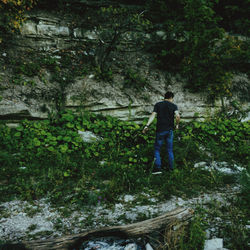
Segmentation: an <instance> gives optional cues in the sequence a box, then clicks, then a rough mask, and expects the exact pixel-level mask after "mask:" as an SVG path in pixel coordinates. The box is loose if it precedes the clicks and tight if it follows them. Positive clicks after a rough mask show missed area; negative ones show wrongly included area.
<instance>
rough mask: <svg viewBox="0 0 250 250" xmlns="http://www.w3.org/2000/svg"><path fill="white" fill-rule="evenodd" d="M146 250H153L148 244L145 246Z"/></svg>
mask: <svg viewBox="0 0 250 250" xmlns="http://www.w3.org/2000/svg"><path fill="white" fill-rule="evenodd" d="M145 247H146V250H154V249H153V247H151V245H150V244H149V243H147V244H146V246H145Z"/></svg>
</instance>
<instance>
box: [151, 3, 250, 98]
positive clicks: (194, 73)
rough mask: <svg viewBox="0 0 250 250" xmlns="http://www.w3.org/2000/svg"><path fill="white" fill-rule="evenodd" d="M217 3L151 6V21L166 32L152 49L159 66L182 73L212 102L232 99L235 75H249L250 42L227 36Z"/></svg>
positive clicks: (197, 90)
mask: <svg viewBox="0 0 250 250" xmlns="http://www.w3.org/2000/svg"><path fill="white" fill-rule="evenodd" d="M217 4H218V1H199V0H185V1H182V0H180V1H161V0H158V1H152V2H150V1H149V5H148V9H149V13H148V16H149V18H150V20H152V22H153V23H154V25H155V26H157V25H158V26H159V27H160V29H161V30H162V31H163V32H164V35H162V37H160V36H159V35H156V36H155V37H154V41H155V43H154V44H153V46H150V51H153V53H154V54H155V60H156V63H157V64H158V66H159V67H160V68H162V69H163V70H167V71H174V72H178V73H181V74H182V75H183V76H185V77H186V79H187V80H188V84H187V88H189V89H191V90H192V91H196V92H205V93H207V94H208V95H209V97H210V98H211V99H212V100H214V99H215V98H218V97H220V96H223V97H231V95H232V82H231V79H232V75H233V74H234V73H235V72H236V71H240V72H246V73H247V68H249V60H248V59H247V58H249V41H248V39H238V38H237V36H230V35H227V34H226V33H225V31H224V29H223V28H221V27H220V25H219V24H220V21H221V20H222V18H221V17H220V16H218V15H217V13H216V10H217V9H216V7H217ZM223 5H227V4H226V3H225V2H224V3H223ZM229 5H230V4H229ZM234 5H237V4H234ZM220 11H222V10H220ZM222 12H223V11H222ZM225 12H226V11H225ZM220 13H221V12H220Z"/></svg>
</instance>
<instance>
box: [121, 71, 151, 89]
mask: <svg viewBox="0 0 250 250" xmlns="http://www.w3.org/2000/svg"><path fill="white" fill-rule="evenodd" d="M147 84H148V83H147V79H145V78H144V77H142V76H141V75H140V74H139V73H137V72H135V71H134V70H132V69H127V70H125V71H124V86H125V87H130V88H133V87H134V88H136V89H137V90H140V89H142V88H144V87H145V86H146V85H147Z"/></svg>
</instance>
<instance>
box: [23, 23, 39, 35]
mask: <svg viewBox="0 0 250 250" xmlns="http://www.w3.org/2000/svg"><path fill="white" fill-rule="evenodd" d="M20 32H21V34H22V35H23V36H29V35H36V34H37V30H36V23H34V22H32V21H29V20H28V21H27V22H24V23H23V25H22V26H21V27H20Z"/></svg>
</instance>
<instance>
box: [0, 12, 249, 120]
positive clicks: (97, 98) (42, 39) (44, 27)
mask: <svg viewBox="0 0 250 250" xmlns="http://www.w3.org/2000/svg"><path fill="white" fill-rule="evenodd" d="M20 31H21V32H20V35H19V36H17V37H16V39H15V40H14V43H13V44H12V45H11V48H10V49H11V50H12V52H13V51H14V50H16V49H22V50H28V49H33V50H37V51H40V52H41V51H44V52H48V51H49V52H53V51H58V50H63V49H67V48H72V47H73V46H77V45H78V44H80V43H81V44H82V43H84V42H86V41H90V40H95V39H97V35H96V33H95V32H94V31H91V30H83V29H82V28H80V27H74V28H73V27H71V25H70V19H67V18H60V17H58V15H56V14H52V13H48V12H46V13H45V12H39V13H38V12H37V13H33V14H31V15H30V16H29V17H27V20H26V21H25V23H24V24H23V26H22V27H21V30H20ZM8 56H9V55H8V52H7V53H6V51H5V50H4V48H1V51H0V61H1V59H2V60H3V58H6V57H8ZM128 60H129V61H130V64H131V67H133V68H135V70H136V71H138V72H139V73H140V74H141V75H143V76H144V77H145V78H146V79H147V83H148V84H147V85H145V86H144V87H141V88H140V89H138V88H134V87H133V86H132V87H131V86H130V87H125V86H124V76H122V75H121V74H120V73H119V71H118V72H115V73H114V75H113V77H114V81H113V83H107V82H103V81H97V80H96V79H95V78H94V75H91V74H88V75H85V76H84V77H77V78H75V79H74V81H73V82H72V84H70V86H68V87H67V89H66V108H69V109H77V108H80V109H86V110H90V111H94V112H99V113H102V114H105V115H112V116H115V117H118V118H120V119H123V120H129V119H130V120H134V121H138V122H139V121H141V120H143V119H144V118H146V117H148V115H149V114H150V113H151V112H152V110H153V105H154V104H155V103H156V102H158V101H160V100H162V99H163V96H164V93H165V92H166V91H167V90H171V91H173V92H174V93H175V98H174V102H175V103H176V104H177V105H178V107H179V110H180V112H181V114H182V118H184V119H185V120H189V119H193V118H199V119H203V118H206V117H209V116H211V114H213V113H214V112H215V111H216V110H218V109H219V108H220V104H219V103H217V105H213V106H211V105H209V104H207V103H206V97H205V96H202V95H201V94H192V93H190V92H188V91H186V90H184V85H185V80H184V79H182V78H180V77H179V76H178V75H169V76H166V73H163V72H160V71H159V70H157V69H154V68H153V67H152V65H151V64H150V56H149V55H145V54H144V55H142V54H138V53H137V54H134V55H130V58H129V59H128ZM138 62H141V64H140V66H136V65H138ZM0 74H1V75H0V87H1V86H3V87H2V88H1V89H0V90H1V92H0V96H1V97H2V99H0V119H2V120H14V121H16V120H19V119H23V118H28V119H43V118H46V117H47V116H48V110H49V111H50V112H53V109H54V106H53V99H54V97H53V96H54V95H56V93H57V92H58V89H56V88H55V87H54V85H53V84H52V83H51V82H50V80H51V77H50V76H49V72H45V78H47V81H46V84H45V83H44V82H43V81H42V80H41V79H39V78H38V77H33V78H29V79H28V80H31V81H34V82H35V86H29V85H25V86H12V85H10V84H9V81H8V77H7V76H6V75H7V69H6V70H3V72H0ZM241 80H242V79H241ZM247 80H248V79H247ZM248 81H249V80H248ZM45 106H46V107H47V110H44V109H43V107H45Z"/></svg>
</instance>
